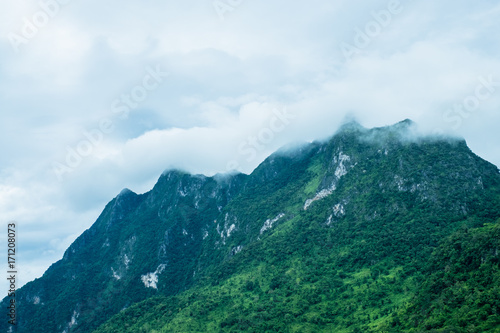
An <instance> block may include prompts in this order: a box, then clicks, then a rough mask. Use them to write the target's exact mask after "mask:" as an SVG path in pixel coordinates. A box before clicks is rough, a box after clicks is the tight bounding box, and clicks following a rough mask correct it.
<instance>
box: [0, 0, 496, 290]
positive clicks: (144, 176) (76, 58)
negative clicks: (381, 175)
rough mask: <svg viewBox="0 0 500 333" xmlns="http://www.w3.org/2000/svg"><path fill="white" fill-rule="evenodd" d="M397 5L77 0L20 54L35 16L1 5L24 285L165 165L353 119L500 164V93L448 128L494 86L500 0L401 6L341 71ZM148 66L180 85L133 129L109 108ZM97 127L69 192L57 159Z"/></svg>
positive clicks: (4, 90) (190, 163) (245, 157)
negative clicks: (457, 109) (365, 34)
mask: <svg viewBox="0 0 500 333" xmlns="http://www.w3.org/2000/svg"><path fill="white" fill-rule="evenodd" d="M388 4H389V1H382V0H372V1H369V2H366V3H365V4H364V7H363V8H360V7H359V4H355V3H352V2H348V1H336V2H335V3H332V2H325V1H320V0H314V1H309V2H303V1H294V2H290V1H288V2H286V1H283V0H282V1H274V2H272V3H264V2H251V1H245V2H243V3H242V4H241V5H240V6H237V7H236V8H235V9H234V10H233V11H231V12H228V13H227V15H225V20H224V21H221V20H220V18H219V16H218V14H217V12H216V11H215V10H214V8H213V6H212V2H211V1H206V2H201V3H200V2H199V1H194V0H188V1H184V2H174V1H157V0H152V1H148V2H145V3H139V2H134V1H120V2H118V1H108V2H105V3H103V2H102V1H101V2H99V1H96V0H94V1H92V0H90V1H85V2H82V1H76V0H75V1H71V2H70V3H69V4H68V5H65V6H62V7H61V9H60V11H59V12H58V14H57V15H56V16H55V17H54V18H52V19H51V20H50V22H48V24H47V25H46V26H45V27H43V28H41V29H39V31H38V33H37V34H36V36H34V37H33V38H31V39H29V42H28V43H27V44H26V45H21V47H20V52H19V53H15V52H14V50H13V49H12V47H11V44H10V42H9V39H8V36H9V33H11V32H16V33H19V32H20V31H21V29H22V25H23V18H24V17H27V18H30V17H32V16H33V14H34V13H36V12H37V11H39V10H40V6H39V3H38V2H37V1H27V0H25V1H18V2H6V1H4V2H3V3H2V8H3V9H2V12H1V13H0V117H1V122H0V153H1V154H2V156H3V158H2V164H1V165H2V166H1V168H0V215H2V216H3V218H4V219H7V220H10V219H13V220H17V221H19V223H20V225H22V226H23V228H24V231H23V232H24V236H23V235H20V239H23V237H24V242H23V243H20V244H22V245H20V249H19V251H20V258H22V259H23V261H24V262H25V263H26V266H25V267H26V268H25V270H24V271H25V280H23V281H27V280H28V279H32V278H34V277H36V276H39V275H40V274H41V273H42V272H43V270H44V269H46V268H47V267H48V264H49V263H51V262H53V261H54V260H56V259H57V258H60V257H61V256H62V253H63V250H64V248H65V247H66V246H67V244H69V243H70V242H71V240H72V239H74V238H75V237H76V235H78V234H80V233H81V232H82V231H83V230H84V229H85V228H88V227H89V226H90V225H91V223H92V222H93V221H94V220H95V218H96V217H97V216H98V214H99V212H100V211H101V210H102V209H103V207H104V205H105V204H106V202H107V201H109V200H110V199H111V198H112V197H114V195H115V194H117V193H118V192H119V191H120V190H121V189H122V188H124V187H129V188H131V189H133V190H135V191H137V192H145V191H147V190H148V189H150V188H151V187H152V186H153V184H154V182H155V181H156V179H157V178H158V177H159V175H160V173H161V172H162V171H163V170H164V169H166V168H168V167H181V168H185V169H187V170H189V171H192V172H196V173H199V172H203V173H207V174H213V173H216V172H223V171H225V170H226V168H227V165H228V163H230V164H231V165H235V164H234V163H233V162H236V163H237V164H236V165H239V167H240V169H241V170H243V171H246V172H249V171H251V170H252V168H254V167H255V166H256V165H257V164H258V163H259V162H260V161H261V160H262V159H263V158H265V157H266V156H267V155H268V154H269V153H271V152H272V151H274V150H275V149H276V148H278V147H279V146H281V145H283V144H285V143H287V142H290V141H299V140H312V139H317V138H323V137H326V136H328V135H330V134H332V133H333V132H334V130H335V129H336V128H337V126H338V124H339V123H340V122H341V120H342V119H343V117H344V115H345V114H346V113H353V114H355V115H357V117H358V119H359V120H360V121H361V122H362V123H363V125H365V126H368V127H370V126H381V125H386V124H389V123H394V122H397V121H399V120H402V119H404V118H412V119H414V120H416V121H418V122H420V123H421V124H422V125H423V126H424V127H427V128H429V129H433V128H436V127H438V128H442V129H443V130H445V131H451V132H453V133H454V134H459V135H463V136H464V137H465V138H466V139H467V140H468V142H469V144H470V146H471V148H472V149H473V150H474V151H475V152H476V153H478V154H479V155H480V156H482V157H484V158H486V159H488V160H490V161H492V162H494V163H496V164H497V165H500V155H499V152H498V148H497V145H496V144H495V143H496V142H499V141H500V134H498V133H499V132H498V131H497V128H496V127H497V126H496V125H497V124H499V123H500V113H499V112H498V110H499V106H500V86H498V87H495V89H496V90H495V92H494V93H493V94H492V95H491V96H490V97H489V98H488V99H486V100H484V101H481V104H480V106H479V107H478V108H477V109H475V110H474V112H470V113H469V114H468V117H467V118H463V119H462V121H461V122H460V126H458V128H457V129H453V128H451V127H452V125H453V124H452V123H450V122H447V121H446V120H445V119H444V118H443V113H444V112H446V111H447V110H448V109H450V108H452V107H453V106H454V104H456V103H463V101H464V99H466V98H467V97H468V96H471V95H473V94H474V93H475V89H476V87H477V85H478V80H479V77H488V76H489V75H492V76H493V77H494V78H495V80H496V81H500V60H498V53H499V52H500V46H499V45H500V43H499V40H498V39H499V38H500V37H499V36H498V34H495V33H493V31H498V30H499V25H500V23H499V22H500V20H499V16H500V10H499V8H500V7H499V6H498V4H497V3H496V2H495V1H489V0H488V1H482V2H480V3H466V2H453V1H451V0H447V1H440V2H429V1H426V2H414V1H412V2H405V1H401V5H402V7H403V11H402V12H401V13H400V14H397V15H395V16H394V17H393V18H392V20H391V23H390V24H389V25H388V26H387V27H384V29H382V30H381V32H380V33H379V34H377V35H376V36H374V37H373V38H372V40H371V43H370V44H369V45H368V46H367V47H365V48H363V49H362V50H361V52H360V53H359V54H358V55H355V56H354V57H353V58H352V60H351V61H346V60H345V58H344V56H343V54H342V52H341V50H340V48H339V45H340V44H341V43H342V42H345V43H353V39H354V38H355V29H356V27H360V28H363V27H365V25H366V24H367V23H368V22H370V21H371V20H373V16H372V14H371V13H372V12H373V11H381V10H385V9H387V8H388ZM148 66H151V67H153V68H154V67H156V66H161V68H162V69H163V70H164V71H168V72H169V73H170V76H169V77H167V78H166V79H165V81H164V82H162V84H161V85H160V86H159V87H158V88H157V89H156V90H154V91H151V92H149V93H148V96H147V98H146V99H145V100H144V101H143V102H141V103H140V105H139V106H138V107H137V108H134V109H133V110H131V112H130V114H129V117H128V118H127V119H121V118H118V117H116V115H115V114H113V112H112V103H113V101H114V100H116V99H117V98H120V96H121V95H122V94H127V93H130V92H131V89H133V87H135V86H137V85H138V84H141V82H142V80H143V78H144V75H145V68H146V67H148ZM285 107H286V109H287V110H288V111H289V112H290V113H292V114H293V115H295V119H293V121H290V123H289V124H288V125H287V126H286V127H285V128H283V129H282V130H280V131H278V132H274V133H272V140H270V141H269V142H267V141H266V139H269V137H268V136H269V135H270V134H269V132H268V131H266V129H269V128H270V126H271V124H270V121H271V119H272V117H273V116H274V114H273V109H275V108H276V109H278V110H283V108H285ZM103 118H109V119H111V120H112V122H113V125H114V126H115V128H114V131H112V133H109V134H106V135H105V136H104V137H103V140H102V143H100V144H99V145H98V146H96V147H94V148H93V150H92V154H91V156H88V157H85V158H84V159H83V161H82V163H81V164H80V165H79V166H78V167H77V168H74V170H73V171H72V172H71V173H68V174H65V175H64V181H62V182H59V181H58V180H57V177H56V176H55V175H54V172H53V168H52V165H53V164H52V163H53V162H54V161H57V162H61V163H62V162H64V160H65V158H66V155H67V149H68V147H69V148H75V147H76V146H77V145H78V144H79V143H81V142H82V140H85V136H84V134H83V132H84V131H85V130H87V131H89V130H92V129H96V128H98V126H99V122H100V121H101V120H102V119H103ZM259 135H260V136H261V138H262V139H264V141H266V142H267V143H265V144H263V142H262V140H260V139H259ZM266 135H267V137H266ZM252 144H255V147H254V146H252ZM68 221H72V223H67V222H68ZM37 235H38V236H37ZM40 253H41V254H42V255H41V256H40V255H39V254H40ZM35 254H36V255H35ZM28 266H29V269H28V268H27V267H28Z"/></svg>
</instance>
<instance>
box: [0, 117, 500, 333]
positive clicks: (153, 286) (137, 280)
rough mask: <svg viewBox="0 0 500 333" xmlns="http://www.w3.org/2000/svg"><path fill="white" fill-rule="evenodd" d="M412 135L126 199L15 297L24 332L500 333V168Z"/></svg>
mask: <svg viewBox="0 0 500 333" xmlns="http://www.w3.org/2000/svg"><path fill="white" fill-rule="evenodd" d="M414 127H415V125H414V124H413V123H412V122H411V121H409V120H405V121H403V122H400V123H398V124H395V125H393V126H389V127H383V128H374V129H365V128H363V127H361V126H360V125H358V124H357V123H348V124H346V125H344V126H342V127H341V128H340V129H339V131H338V132H337V133H336V134H335V135H333V136H332V137H331V138H330V139H329V140H327V141H322V142H313V143H309V144H303V145H301V146H298V147H294V148H288V149H282V150H280V151H278V152H276V153H275V154H273V155H271V156H270V157H269V158H267V159H266V160H265V161H264V162H263V163H262V164H261V165H260V166H259V167H258V168H257V169H255V170H254V172H252V174H250V175H244V174H227V175H216V176H214V177H205V176H202V175H190V174H187V173H185V172H182V171H178V170H171V171H168V172H165V173H164V174H163V175H162V176H161V177H160V179H159V180H158V182H157V184H156V185H155V187H154V188H153V189H152V190H151V191H150V192H147V193H145V194H142V195H137V194H135V193H133V192H131V191H129V190H124V191H122V193H120V194H119V195H118V196H117V197H116V198H115V199H113V200H112V201H111V202H110V203H109V204H108V205H107V206H106V208H105V209H104V211H103V212H102V214H101V216H100V217H99V218H98V219H97V221H96V222H95V224H94V225H93V226H92V227H91V228H90V229H89V230H87V231H85V232H84V233H83V234H82V235H81V236H80V237H79V238H78V239H77V240H76V241H75V242H74V243H73V244H72V245H71V246H70V247H69V248H68V250H67V251H66V253H65V254H64V257H63V259H62V260H60V261H59V262H57V263H55V264H54V265H52V266H51V267H50V268H49V269H48V270H47V272H46V273H45V274H44V276H43V277H42V278H40V279H37V280H35V281H33V282H31V283H28V284H27V285H26V286H24V287H23V288H21V289H20V290H19V291H18V293H17V302H18V303H17V307H18V316H19V322H18V332H30V333H31V332H33V333H36V332H65V333H70V332H98V333H103V332H131V333H132V332H133V333H136V332H500V271H499V259H500V257H499V249H500V174H499V170H498V168H497V167H496V166H494V165H492V164H490V163H488V162H486V161H484V160H482V159H481V158H479V157H478V156H476V155H475V154H474V153H472V152H471V151H470V149H469V148H468V147H467V145H466V143H465V141H463V140H459V139H450V138H442V137H423V136H417V135H415V131H414ZM4 306H6V303H5V301H4V302H3V303H2V307H4ZM0 329H2V331H7V330H8V326H7V323H6V321H5V322H1V323H0Z"/></svg>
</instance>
